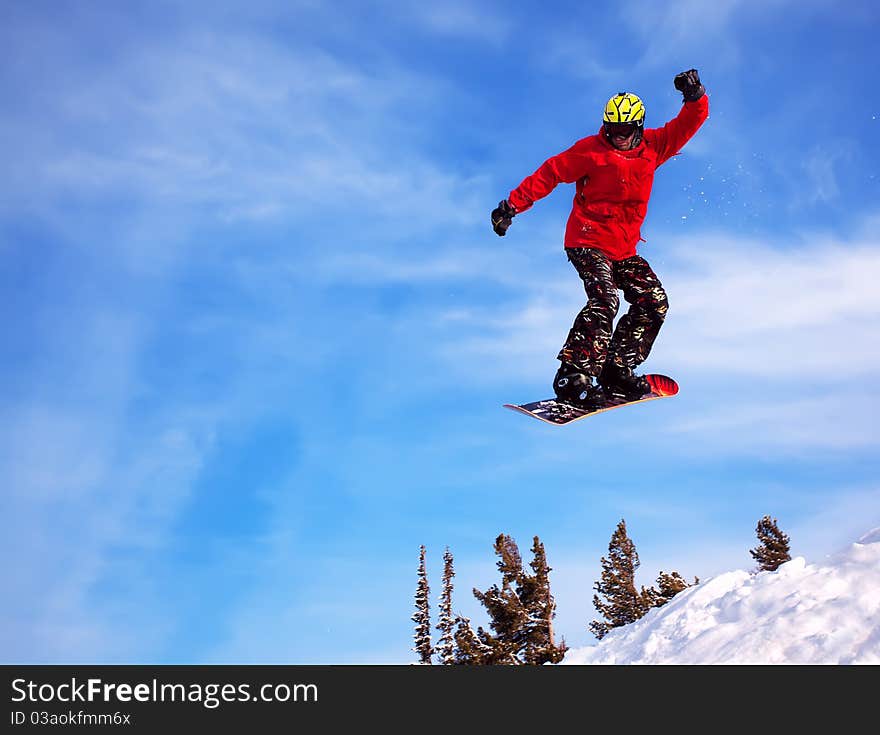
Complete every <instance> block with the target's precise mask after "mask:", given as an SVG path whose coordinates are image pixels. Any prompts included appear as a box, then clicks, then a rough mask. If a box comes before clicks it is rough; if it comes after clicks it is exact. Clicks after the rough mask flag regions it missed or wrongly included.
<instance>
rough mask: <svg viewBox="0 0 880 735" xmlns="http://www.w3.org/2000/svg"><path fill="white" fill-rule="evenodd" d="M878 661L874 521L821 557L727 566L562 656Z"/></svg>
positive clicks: (596, 660)
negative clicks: (756, 566)
mask: <svg viewBox="0 0 880 735" xmlns="http://www.w3.org/2000/svg"><path fill="white" fill-rule="evenodd" d="M748 663H756V664H880V528H877V529H874V530H873V531H871V532H870V533H868V534H866V535H865V536H863V537H862V538H860V539H859V541H858V542H857V543H854V544H852V545H851V546H850V547H849V548H848V549H845V550H843V551H841V552H840V553H838V554H836V555H834V556H832V557H829V558H828V559H827V560H826V561H825V562H824V563H822V564H807V563H806V562H805V561H804V559H803V558H802V557H796V558H794V559H792V560H791V561H790V562H788V563H787V564H783V565H782V566H781V567H779V569H778V570H776V571H775V572H761V573H760V574H756V575H755V574H749V573H748V572H745V571H736V572H728V573H726V574H721V575H719V576H717V577H714V578H712V579H710V580H708V581H705V582H702V583H700V584H699V585H697V586H695V587H691V588H689V589H687V590H685V591H684V592H681V593H679V594H678V595H677V596H676V597H675V598H674V599H673V600H672V601H671V602H669V603H668V604H666V605H665V606H663V607H661V608H655V609H654V610H651V612H649V613H648V614H647V615H646V616H645V617H644V618H642V619H641V620H638V621H636V622H635V623H632V624H631V625H627V626H624V627H622V628H618V629H617V630H614V631H612V632H611V633H609V634H608V635H607V636H606V637H605V638H604V639H603V640H602V641H601V642H600V643H598V644H597V645H595V646H588V647H586V648H579V649H572V650H570V651H569V652H568V653H567V654H566V657H565V659H564V660H563V661H562V665H565V664H748Z"/></svg>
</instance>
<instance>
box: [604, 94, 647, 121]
mask: <svg viewBox="0 0 880 735" xmlns="http://www.w3.org/2000/svg"><path fill="white" fill-rule="evenodd" d="M602 121H603V122H607V123H635V124H636V125H638V126H639V127H643V126H644V124H645V105H644V103H643V102H642V101H641V100H640V99H639V98H638V97H636V96H635V95H634V94H632V93H630V92H619V93H618V94H616V95H614V96H613V97H612V98H611V99H610V100H608V104H607V105H605V115H604V116H603V117H602Z"/></svg>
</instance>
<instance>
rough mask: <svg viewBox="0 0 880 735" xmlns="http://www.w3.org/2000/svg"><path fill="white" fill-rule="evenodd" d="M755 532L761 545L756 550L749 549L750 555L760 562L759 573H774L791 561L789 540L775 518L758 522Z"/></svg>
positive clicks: (767, 518)
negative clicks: (781, 565)
mask: <svg viewBox="0 0 880 735" xmlns="http://www.w3.org/2000/svg"><path fill="white" fill-rule="evenodd" d="M755 531H756V532H757V534H758V541H760V542H761V543H760V544H759V545H758V546H757V547H756V548H754V549H749V553H750V554H751V555H752V558H753V559H754V560H755V561H757V562H758V571H760V572H773V571H776V569H778V568H779V565H780V564H785V562H787V561H791V554H790V553H789V550H790V549H789V545H788V542H789V538H788V536H786V535H785V534H784V533H783V532H782V531H780V530H779V526H777V525H776V519H775V518H770V516H764V517H763V518H762V519H761V520H760V521H758V526H757V528H756V529H755Z"/></svg>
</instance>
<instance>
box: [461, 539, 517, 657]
mask: <svg viewBox="0 0 880 735" xmlns="http://www.w3.org/2000/svg"><path fill="white" fill-rule="evenodd" d="M495 553H496V554H497V555H498V557H499V560H498V561H497V562H496V566H497V567H498V570H499V571H500V572H501V587H498V585H497V584H496V585H492V587H490V588H489V589H488V590H486V591H485V592H480V590H478V589H474V597H476V598H477V599H478V600H479V601H480V602H481V603H482V605H483V607H485V608H486V612H487V613H488V614H489V620H490V627H491V628H492V630H493V631H494V635H492V634H490V633H487V632H486V631H485V630H483V629H482V628H480V629H479V638H480V640H481V641H482V642H483V643H484V644H485V645H487V646H489V647H490V648H491V651H492V653H491V656H489V658H488V660H486V661H484V662H485V663H489V664H519V663H522V662H521V661H520V659H519V657H518V653H519V651H520V650H521V649H522V648H523V646H524V644H525V637H526V624H527V623H528V620H529V613H528V611H527V610H526V608H525V605H523V602H522V600H521V599H520V596H519V587H520V584H521V582H522V577H523V569H522V557H520V554H519V549H518V548H517V545H516V542H515V541H514V540H513V539H512V538H511V537H510V536H507V535H506V534H501V535H499V536H498V538H497V539H495Z"/></svg>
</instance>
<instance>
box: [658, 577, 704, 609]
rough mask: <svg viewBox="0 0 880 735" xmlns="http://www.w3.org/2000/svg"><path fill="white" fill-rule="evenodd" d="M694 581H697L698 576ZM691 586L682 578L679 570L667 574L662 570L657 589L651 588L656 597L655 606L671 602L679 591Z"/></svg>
mask: <svg viewBox="0 0 880 735" xmlns="http://www.w3.org/2000/svg"><path fill="white" fill-rule="evenodd" d="M694 583H696V577H695V578H694ZM689 586H690V585H689V584H688V583H687V582H685V581H684V579H682V577H681V575H680V574H679V573H678V572H672V573H671V574H667V573H666V572H664V571H662V570H661V571H660V574H659V576H658V577H657V589H656V590H654V589H653V588H652V589H651V592H652V593H653V594H652V596H653V598H654V607H663V605H665V604H666V603H667V602H669V601H670V600H671V599H672V598H673V597H675V596H676V595H677V594H678V593H679V592H681V591H682V590H686V589H687V588H688V587H689Z"/></svg>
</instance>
